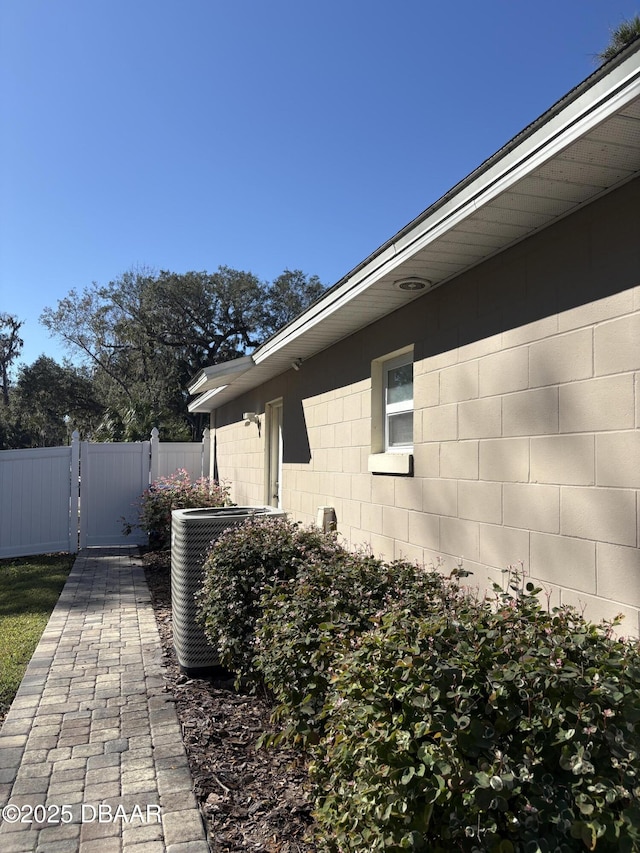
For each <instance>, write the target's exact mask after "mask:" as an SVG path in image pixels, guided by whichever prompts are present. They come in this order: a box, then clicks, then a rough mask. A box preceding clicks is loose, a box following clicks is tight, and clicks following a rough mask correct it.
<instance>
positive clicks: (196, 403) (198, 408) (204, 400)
mask: <svg viewBox="0 0 640 853" xmlns="http://www.w3.org/2000/svg"><path fill="white" fill-rule="evenodd" d="M228 387H229V386H228V385H221V386H220V387H219V388H212V389H211V391H206V392H205V393H204V394H200V396H199V397H196V399H195V400H192V401H191V402H190V403H189V405H188V406H187V409H188V411H190V412H209V411H211V410H212V408H213V407H212V406H210V405H209V404H210V402H211V400H212V398H213V397H215V396H216V394H219V393H220V392H221V391H224V389H225V388H228Z"/></svg>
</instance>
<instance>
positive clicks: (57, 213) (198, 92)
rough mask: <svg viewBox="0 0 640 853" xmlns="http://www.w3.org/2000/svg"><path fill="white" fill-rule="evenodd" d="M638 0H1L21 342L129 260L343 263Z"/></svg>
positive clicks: (464, 170)
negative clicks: (73, 295) (75, 294)
mask: <svg viewBox="0 0 640 853" xmlns="http://www.w3.org/2000/svg"><path fill="white" fill-rule="evenodd" d="M639 10H640V2H639V0H536V2H531V1H530V2H524V0H483V2H481V0H458V1H457V2H453V0H450V2H432V0H322V2H319V0H317V2H310V0H268V2H267V0H226V2H221V0H0V311H3V312H9V313H11V314H15V315H16V316H18V317H19V318H20V319H22V320H24V321H25V324H24V327H23V329H22V333H23V337H24V339H25V346H24V349H23V353H22V361H23V362H24V363H27V364H30V363H32V362H33V361H34V360H35V359H36V358H37V357H38V356H39V355H40V354H41V353H45V354H47V355H50V356H52V357H54V358H57V359H61V358H62V350H61V349H60V348H59V346H58V344H57V343H56V342H55V340H54V339H52V338H50V337H49V335H48V333H47V331H46V330H45V329H44V328H43V327H42V326H40V324H39V323H38V317H39V316H40V314H41V312H42V310H43V309H44V308H45V306H51V307H55V306H56V304H57V302H58V300H59V299H61V298H62V297H64V296H65V295H66V294H67V293H68V292H69V290H71V289H72V288H75V289H77V290H79V291H81V290H83V289H84V288H85V287H86V286H88V285H90V284H91V282H92V281H97V282H99V283H100V284H106V283H108V282H109V281H111V280H113V279H115V278H117V277H118V276H119V275H120V274H121V273H123V272H124V271H126V270H128V269H131V268H132V267H133V266H137V265H143V266H148V267H152V268H155V269H167V270H172V271H175V272H186V271H188V270H208V271H213V270H215V269H216V268H217V267H218V266H219V265H227V266H230V267H234V268H237V269H244V270H250V271H251V272H253V273H255V274H256V275H257V276H259V277H260V278H262V279H265V280H272V279H273V278H275V277H276V276H277V275H278V274H279V273H280V272H282V271H283V270H284V269H285V268H287V267H288V268H290V269H296V268H299V269H302V270H304V271H305V272H306V273H308V274H316V275H318V276H319V277H320V279H321V280H322V281H323V282H324V283H325V284H333V283H335V282H336V281H337V280H338V279H339V278H341V277H342V276H343V275H344V274H346V273H347V272H349V270H351V269H352V268H353V267H354V266H355V265H356V264H358V263H359V262H360V261H361V260H363V259H364V258H365V257H366V256H367V255H368V254H370V253H371V252H372V251H374V250H375V249H376V248H377V247H378V246H379V245H380V244H381V243H383V242H384V241H385V240H387V239H388V238H389V237H391V236H392V235H393V234H394V233H395V232H396V231H398V230H399V229H400V228H402V227H403V226H404V225H405V224H407V223H408V222H409V221H410V220H411V219H413V218H414V217H415V216H416V215H418V214H419V213H420V212H421V211H422V210H424V209H425V208H426V207H428V206H429V205H430V204H431V203H432V202H434V201H435V200H436V199H437V198H439V197H440V196H441V195H442V194H443V193H444V192H446V191H447V190H448V189H450V188H451V187H452V186H453V185H454V184H455V183H456V182H457V181H459V180H460V179H462V178H463V177H465V176H466V175H467V174H468V173H469V172H471V171H472V170H473V169H474V168H475V167H476V166H478V165H479V164H480V163H481V162H482V161H483V160H484V159H485V158H486V157H488V156H490V155H491V154H493V153H494V152H495V151H496V150H497V149H498V148H499V147H500V146H502V145H503V144H504V143H505V142H507V141H508V140H509V139H510V138H511V137H512V136H514V135H515V134H516V133H518V132H519V131H520V130H522V128H524V127H525V126H526V125H527V124H529V122H531V121H533V120H534V119H535V118H537V117H538V116H539V115H540V114H541V113H542V112H544V110H546V109H547V108H548V107H550V106H551V105H552V104H553V103H554V102H555V101H556V100H557V99H558V98H560V97H561V96H562V95H564V94H565V93H566V92H567V91H569V90H570V89H571V88H572V87H573V86H575V85H576V84H577V83H579V82H580V81H581V80H582V79H584V78H585V77H586V76H588V75H589V74H590V73H591V72H592V71H593V70H595V68H596V63H595V61H594V54H596V53H597V52H598V51H599V50H601V49H602V48H604V47H605V45H606V44H607V42H608V40H609V34H610V30H611V28H613V27H614V26H616V25H617V24H618V23H619V22H620V20H622V19H623V18H628V17H631V16H632V15H633V14H635V13H636V12H637V11H639Z"/></svg>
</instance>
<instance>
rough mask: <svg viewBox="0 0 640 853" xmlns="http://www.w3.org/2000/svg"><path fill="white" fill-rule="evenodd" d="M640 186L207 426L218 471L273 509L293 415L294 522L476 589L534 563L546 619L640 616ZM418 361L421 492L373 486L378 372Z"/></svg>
mask: <svg viewBox="0 0 640 853" xmlns="http://www.w3.org/2000/svg"><path fill="white" fill-rule="evenodd" d="M639 210H640V181H638V180H636V181H635V182H633V183H631V184H628V185H626V186H625V187H623V188H621V189H620V190H618V191H617V192H615V193H611V194H609V195H607V196H605V197H604V198H602V199H601V200H600V201H598V202H596V203H594V204H592V205H590V206H588V207H587V208H585V209H584V210H582V211H581V212H579V213H577V214H575V215H574V216H572V217H570V218H568V219H565V220H563V221H561V222H559V223H557V224H556V225H555V226H553V227H551V228H548V229H546V230H545V231H544V232H542V233H540V234H539V235H537V236H536V237H533V238H530V239H528V240H526V241H524V242H522V243H520V244H518V245H516V246H514V247H513V248H512V249H511V250H509V251H507V252H504V253H502V254H501V255H499V256H497V257H496V258H493V259H490V260H488V261H487V262H485V263H484V264H482V265H481V266H479V267H477V268H476V269H474V270H472V271H471V272H469V273H467V274H465V275H464V276H461V277H460V278H458V279H456V280H455V281H453V282H450V283H449V284H447V285H445V286H444V287H441V288H439V289H437V290H435V291H433V292H432V293H430V294H427V295H426V296H424V297H422V298H421V299H420V300H418V301H415V302H413V303H411V305H410V306H407V308H405V309H401V310H400V311H397V312H395V313H394V314H393V315H391V316H389V317H388V318H386V319H385V320H383V321H380V322H379V323H376V324H374V325H373V326H370V327H368V328H367V329H365V330H363V331H362V332H360V333H358V334H357V335H354V336H352V337H351V338H350V339H348V340H347V341H344V342H342V343H340V344H337V345H336V346H334V347H332V348H331V349H329V350H327V351H325V352H323V353H321V354H319V355H318V356H317V357H315V358H313V359H310V360H309V361H307V362H305V363H304V364H303V365H302V367H301V369H300V371H299V372H294V371H289V372H288V373H286V374H284V375H283V376H281V377H279V378H278V379H277V380H274V381H273V382H271V383H269V385H268V386H264V387H262V388H259V389H256V390H255V391H254V392H252V393H251V394H247V395H245V397H243V398H242V399H240V400H238V401H236V402H234V403H233V404H229V405H227V406H226V407H224V408H223V409H221V410H219V411H218V412H216V413H215V426H216V430H215V431H216V438H217V460H218V469H219V473H220V476H221V478H222V479H226V480H229V481H230V482H231V484H232V488H233V497H234V500H235V501H236V502H238V503H242V504H244V503H250V504H255V503H263V502H264V500H265V487H264V471H265V461H264V460H265V444H264V442H265V431H264V429H262V434H261V435H258V428H257V426H256V425H255V424H251V425H249V426H245V425H244V423H243V422H242V421H241V414H242V412H243V411H257V412H264V411H265V404H266V403H267V402H268V401H269V400H273V399H275V398H278V397H282V398H283V400H284V466H283V488H282V503H283V507H284V508H285V509H286V510H288V511H289V513H290V515H291V517H292V518H294V519H298V520H301V521H303V522H305V523H311V522H313V521H315V518H316V512H317V508H318V506H321V505H330V506H333V507H335V509H336V514H337V519H338V530H339V531H340V533H341V534H342V535H343V536H344V537H345V538H346V539H347V540H348V541H349V542H350V543H352V544H354V545H355V544H359V543H363V542H367V543H370V545H371V547H372V548H373V550H374V552H376V553H378V554H382V555H386V556H387V557H400V556H402V557H408V558H411V559H416V560H419V561H421V562H425V563H430V562H432V561H434V560H436V559H437V558H438V557H442V558H443V559H444V560H445V565H447V566H449V567H452V566H453V565H455V563H456V562H457V560H458V559H459V558H462V559H463V561H464V565H465V566H466V567H467V568H468V569H470V570H472V571H473V572H474V580H475V582H477V583H478V584H479V585H481V586H484V585H485V584H486V583H487V582H488V581H491V580H498V581H500V580H501V579H502V577H503V576H502V573H501V570H502V569H503V568H505V567H506V566H507V565H509V564H517V563H522V564H523V565H524V568H525V569H526V571H527V572H530V574H531V576H532V577H533V578H534V579H536V580H537V581H539V582H540V583H541V584H542V585H544V587H545V588H547V589H548V590H549V592H550V596H551V602H552V604H558V603H570V604H575V605H578V606H580V607H582V606H586V612H587V615H588V616H590V618H593V619H599V618H601V617H607V618H608V617H612V616H614V615H615V614H616V613H618V612H624V613H625V615H626V622H625V631H626V632H627V633H630V634H631V633H638V628H639V614H640V551H639V549H638V545H639V544H640V543H639V535H640V533H639V528H640V500H639V497H638V495H639V489H640V217H639V216H638V211H639ZM409 344H413V346H414V356H415V362H414V363H415V379H414V397H415V416H414V476H413V477H399V476H388V475H376V474H370V473H367V458H368V456H369V453H370V452H371V361H372V359H375V358H379V357H380V356H383V355H385V353H389V352H392V351H394V350H396V349H399V348H401V347H404V346H407V345H409Z"/></svg>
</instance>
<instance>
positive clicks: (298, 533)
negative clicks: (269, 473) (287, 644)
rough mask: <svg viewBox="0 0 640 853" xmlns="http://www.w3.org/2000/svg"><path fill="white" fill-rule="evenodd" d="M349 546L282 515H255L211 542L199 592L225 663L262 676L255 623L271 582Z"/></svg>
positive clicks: (243, 675)
mask: <svg viewBox="0 0 640 853" xmlns="http://www.w3.org/2000/svg"><path fill="white" fill-rule="evenodd" d="M339 552H345V549H344V548H342V547H341V546H340V545H339V544H338V543H337V540H336V536H335V534H327V533H323V532H322V531H320V530H318V529H317V528H315V527H310V528H305V527H301V526H300V525H299V524H296V523H293V522H290V521H287V520H286V519H284V518H269V517H264V516H263V517H260V516H255V517H254V518H250V519H248V520H247V521H246V522H245V523H244V524H242V525H239V526H237V527H233V528H230V529H229V530H226V531H224V532H223V533H222V535H221V536H220V537H219V538H218V539H217V540H216V542H215V543H214V544H213V546H212V548H211V550H210V552H209V555H208V557H207V559H206V561H205V565H204V582H203V586H202V589H201V590H200V593H199V595H198V606H199V611H200V618H201V620H202V622H203V625H204V630H205V634H206V635H207V638H208V640H209V642H210V643H211V644H212V646H213V647H214V648H216V649H217V650H218V654H219V657H220V662H221V664H222V665H223V666H225V667H227V668H228V669H230V670H231V671H233V672H235V673H236V675H237V677H238V679H247V680H249V681H253V682H259V681H261V676H260V673H259V672H258V671H257V670H256V667H255V655H256V651H257V649H256V639H255V624H256V620H257V619H258V617H259V615H260V599H261V596H262V594H263V593H264V591H265V589H266V587H267V586H268V585H272V584H274V583H277V582H279V581H284V580H288V579H290V578H294V577H295V576H296V575H297V573H298V572H299V570H300V568H301V567H302V566H304V565H305V564H306V563H307V562H308V561H325V562H327V563H331V562H332V561H333V560H334V559H335V555H336V553H339Z"/></svg>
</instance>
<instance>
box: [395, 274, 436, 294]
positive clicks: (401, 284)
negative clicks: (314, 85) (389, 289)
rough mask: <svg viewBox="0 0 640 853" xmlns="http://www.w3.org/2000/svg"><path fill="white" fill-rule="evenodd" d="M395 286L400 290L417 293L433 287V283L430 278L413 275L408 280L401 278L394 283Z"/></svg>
mask: <svg viewBox="0 0 640 853" xmlns="http://www.w3.org/2000/svg"><path fill="white" fill-rule="evenodd" d="M393 286H394V287H395V288H397V289H398V290H405V291H417V290H425V289H426V288H427V287H431V282H430V281H429V279H428V278H420V277H419V276H417V275H412V276H408V277H407V278H400V279H398V281H394V282H393Z"/></svg>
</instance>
